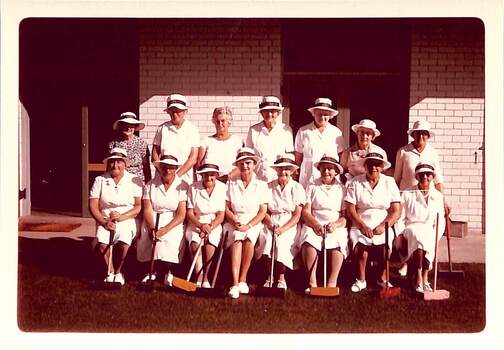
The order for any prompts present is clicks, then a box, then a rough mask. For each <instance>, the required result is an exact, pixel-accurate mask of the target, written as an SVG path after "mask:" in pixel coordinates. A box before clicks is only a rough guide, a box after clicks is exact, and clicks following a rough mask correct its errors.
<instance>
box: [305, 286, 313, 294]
mask: <svg viewBox="0 0 504 350" xmlns="http://www.w3.org/2000/svg"><path fill="white" fill-rule="evenodd" d="M310 292H311V289H310V287H307V288H306V289H305V290H304V293H305V294H306V295H310Z"/></svg>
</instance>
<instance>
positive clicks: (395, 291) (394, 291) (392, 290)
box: [380, 221, 401, 299]
mask: <svg viewBox="0 0 504 350" xmlns="http://www.w3.org/2000/svg"><path fill="white" fill-rule="evenodd" d="M383 250H384V254H385V256H384V258H385V278H386V281H385V288H383V289H381V290H380V298H381V299H387V298H393V297H396V296H398V295H399V294H401V288H399V287H389V283H390V257H389V225H388V222H387V221H385V247H384V248H383Z"/></svg>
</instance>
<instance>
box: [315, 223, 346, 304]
mask: <svg viewBox="0 0 504 350" xmlns="http://www.w3.org/2000/svg"><path fill="white" fill-rule="evenodd" d="M326 238H327V225H324V227H323V234H322V252H323V255H324V263H323V265H324V287H312V288H310V296H316V297H336V296H338V295H339V288H338V287H328V286H327V248H326Z"/></svg>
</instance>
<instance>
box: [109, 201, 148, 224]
mask: <svg viewBox="0 0 504 350" xmlns="http://www.w3.org/2000/svg"><path fill="white" fill-rule="evenodd" d="M134 198H135V203H134V204H133V208H131V209H130V210H128V211H127V212H125V213H122V214H120V213H119V212H117V211H111V212H110V219H111V220H113V221H116V222H119V221H124V220H128V219H133V218H136V217H137V215H138V213H140V210H141V209H142V204H141V199H140V197H134Z"/></svg>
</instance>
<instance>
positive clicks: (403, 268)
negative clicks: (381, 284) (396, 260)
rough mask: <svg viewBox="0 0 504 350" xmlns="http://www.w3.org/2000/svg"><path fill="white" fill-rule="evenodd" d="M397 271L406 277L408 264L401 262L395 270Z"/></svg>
mask: <svg viewBox="0 0 504 350" xmlns="http://www.w3.org/2000/svg"><path fill="white" fill-rule="evenodd" d="M397 273H398V274H399V276H401V277H406V276H407V275H408V264H407V263H404V264H402V265H401V267H400V268H399V270H397Z"/></svg>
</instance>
